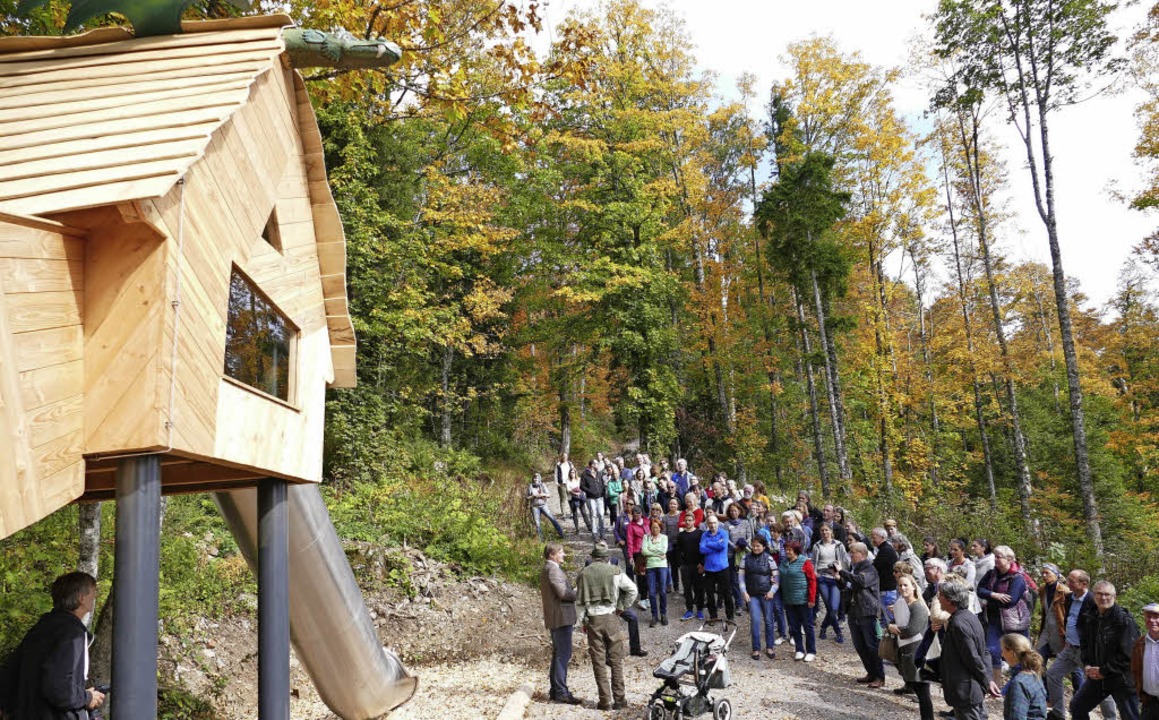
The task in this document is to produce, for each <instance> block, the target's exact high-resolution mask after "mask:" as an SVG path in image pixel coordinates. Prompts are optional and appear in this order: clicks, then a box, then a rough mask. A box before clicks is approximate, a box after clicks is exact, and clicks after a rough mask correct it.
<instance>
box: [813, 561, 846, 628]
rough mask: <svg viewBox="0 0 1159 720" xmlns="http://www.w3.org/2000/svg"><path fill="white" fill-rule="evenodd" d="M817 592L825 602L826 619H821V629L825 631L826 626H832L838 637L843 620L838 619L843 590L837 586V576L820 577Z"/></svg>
mask: <svg viewBox="0 0 1159 720" xmlns="http://www.w3.org/2000/svg"><path fill="white" fill-rule="evenodd" d="M817 594H818V595H820V596H821V601H822V602H823V603H825V619H824V620H822V621H821V631H822V632H824V631H825V628H826V627H831V628H833V629H834V630H836V631H837V637H841V622H840V621H839V620H838V619H837V613H838V611H839V609H840V607H841V590H840V589H839V588H838V587H837V578H832V577H824V576H821V577H818V578H817Z"/></svg>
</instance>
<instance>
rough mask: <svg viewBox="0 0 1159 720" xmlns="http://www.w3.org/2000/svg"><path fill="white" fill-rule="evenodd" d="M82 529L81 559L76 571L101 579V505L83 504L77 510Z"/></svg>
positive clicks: (97, 503)
mask: <svg viewBox="0 0 1159 720" xmlns="http://www.w3.org/2000/svg"><path fill="white" fill-rule="evenodd" d="M77 511H78V513H77V525H78V526H79V528H80V558H79V560H78V561H77V565H76V569H77V570H80V571H81V572H84V573H88V574H89V575H92V576H93V577H94V578H95V577H99V575H98V573H99V572H100V560H101V504H100V503H99V502H96V503H82V504H81V505H80V506H78V508H77Z"/></svg>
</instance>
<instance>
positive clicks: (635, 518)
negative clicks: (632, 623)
mask: <svg viewBox="0 0 1159 720" xmlns="http://www.w3.org/2000/svg"><path fill="white" fill-rule="evenodd" d="M625 534H626V535H627V543H626V545H627V551H628V557H629V558H631V560H632V563H631V565H630V566H629V567H628V568H627V570H628V573H629V574H630V575H631V576H632V579H633V580H635V582H636V589H637V590H638V591H639V597H640V598H641V600H640V605H641V607H643V606H644V604H645V603H647V602H648V600H647V598H648V583H647V582H646V577H647V576H646V575H644V573H642V572H641V573H638V572H636V569H635V566H636V565H637V564H640V565H641V567H643V565H642V563H639V562H638V560H637V555H640V551H641V550H642V549H643V548H644V536H645V535H647V534H648V526H647V524H646V523H645V522H644V515H643V513H642V512H641V511H640V507H639V506H634V507H633V508H632V520H631V522H629V523H628V527H627V531H626V533H625Z"/></svg>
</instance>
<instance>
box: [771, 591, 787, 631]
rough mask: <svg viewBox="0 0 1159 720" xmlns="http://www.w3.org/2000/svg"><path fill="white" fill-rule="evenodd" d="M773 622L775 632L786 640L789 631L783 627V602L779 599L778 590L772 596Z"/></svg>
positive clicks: (779, 592)
mask: <svg viewBox="0 0 1159 720" xmlns="http://www.w3.org/2000/svg"><path fill="white" fill-rule="evenodd" d="M773 622H774V623H775V624H776V626H777V634H778V635H780V636H781V637H783V638H785V639H786V640H788V639H789V633H788V631H787V630H786V629H785V602H784V601H783V600H781V591H780V590H777V594H776V595H774V596H773Z"/></svg>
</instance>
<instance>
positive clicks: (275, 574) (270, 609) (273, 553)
mask: <svg viewBox="0 0 1159 720" xmlns="http://www.w3.org/2000/svg"><path fill="white" fill-rule="evenodd" d="M289 516H290V514H289V506H288V502H287V500H286V481H285V480H279V479H276V478H266V479H265V480H262V481H261V484H260V485H259V486H258V718H259V720H290V522H289Z"/></svg>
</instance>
